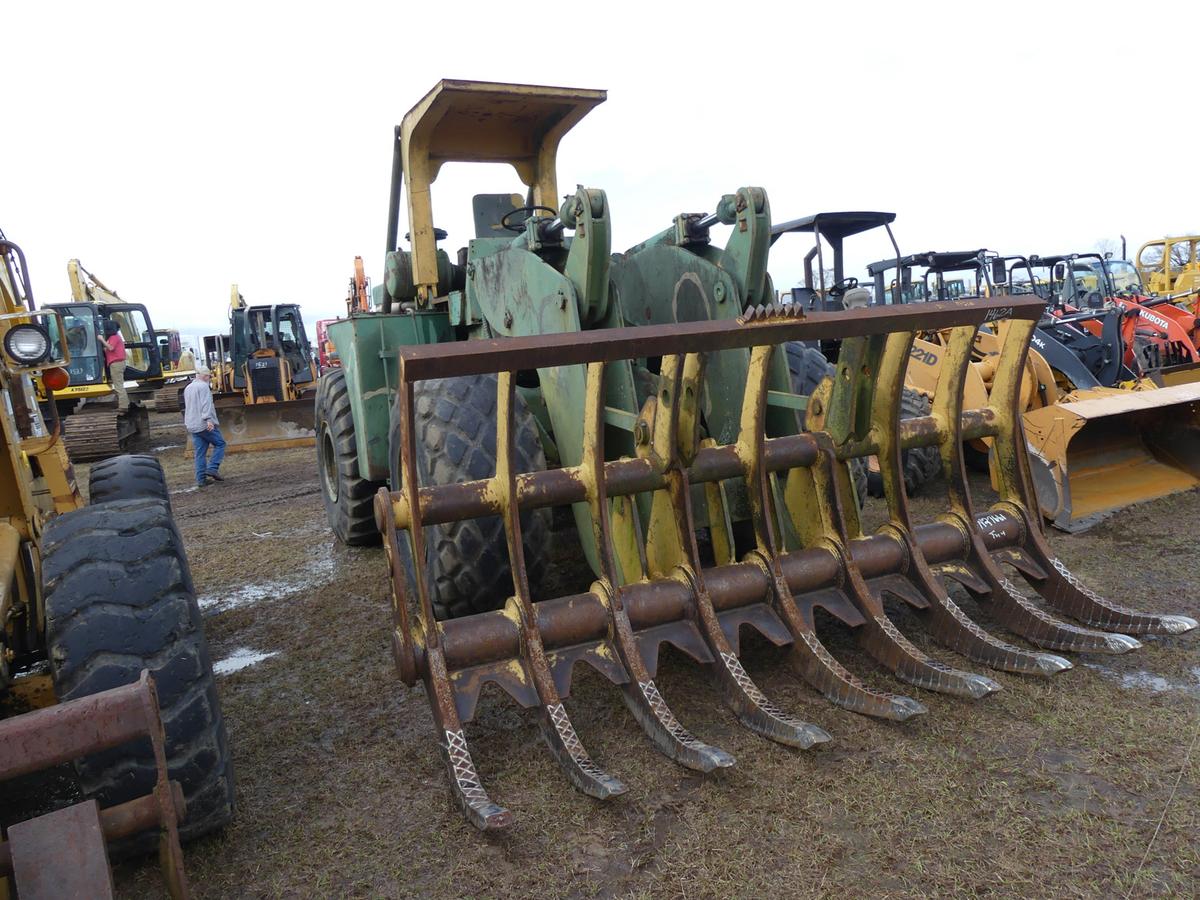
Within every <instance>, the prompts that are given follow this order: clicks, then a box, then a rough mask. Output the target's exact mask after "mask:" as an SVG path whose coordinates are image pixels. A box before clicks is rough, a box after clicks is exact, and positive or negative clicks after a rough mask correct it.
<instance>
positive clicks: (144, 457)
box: [88, 453, 171, 507]
mask: <svg viewBox="0 0 1200 900" xmlns="http://www.w3.org/2000/svg"><path fill="white" fill-rule="evenodd" d="M88 497H89V498H90V500H91V503H92V505H93V506H95V505H96V504H97V503H107V502H108V501H109V500H145V499H148V498H152V499H155V500H162V501H163V502H164V503H166V504H167V506H168V507H170V505H171V492H170V491H168V490H167V479H166V476H164V475H163V470H162V465H161V464H160V463H159V461H158V459H157V458H156V457H155V456H154V455H153V454H150V453H136V454H127V455H125V456H114V457H111V458H110V459H106V460H102V461H101V462H98V463H96V464H95V465H94V466H92V469H91V471H90V472H89V473H88Z"/></svg>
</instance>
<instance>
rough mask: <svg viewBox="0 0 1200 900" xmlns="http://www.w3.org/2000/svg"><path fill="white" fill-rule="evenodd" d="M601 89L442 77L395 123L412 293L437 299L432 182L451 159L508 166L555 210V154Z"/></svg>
mask: <svg viewBox="0 0 1200 900" xmlns="http://www.w3.org/2000/svg"><path fill="white" fill-rule="evenodd" d="M605 96H606V94H605V92H604V91H597V90H586V89H582V88H547V87H540V86H537V87H535V86H531V85H524V84H499V83H494V82H487V81H452V80H445V79H443V80H442V81H439V82H438V83H437V84H436V85H435V86H434V88H433V90H431V91H430V92H429V93H428V94H426V95H425V96H424V97H423V98H422V99H421V101H420V102H419V103H417V105H416V106H414V107H413V108H412V109H411V110H409V111H408V113H407V114H406V115H405V116H404V120H403V121H402V122H401V124H400V134H401V137H400V142H401V147H402V152H403V160H402V164H403V167H404V179H405V187H406V191H407V195H408V198H407V199H408V221H409V233H410V236H411V241H412V261H413V278H414V281H415V282H416V287H417V297H418V300H419V302H420V303H422V304H425V303H427V302H428V301H429V299H430V298H432V297H434V296H437V294H438V291H437V283H438V265H437V243H436V240H435V238H434V231H433V229H434V226H433V207H432V204H431V199H430V186H431V185H432V184H433V182H434V181H435V180H436V179H437V176H438V171H439V170H440V169H441V167H442V164H443V163H446V162H451V161H461V162H499V163H510V164H511V165H512V166H513V167H514V168H515V169H516V170H517V175H518V176H519V177H520V179H521V181H522V182H523V183H524V184H526V185H528V186H529V187H530V188H531V190H532V202H533V203H534V204H535V205H538V206H548V207H551V208H557V204H558V185H557V184H556V182H555V157H556V156H557V154H558V144H559V141H560V140H561V139H562V136H563V135H564V134H566V133H567V132H568V131H569V130H570V129H571V128H572V127H573V126H574V125H575V123H576V122H578V121H579V120H580V119H582V118H583V117H584V116H585V115H586V114H587V113H588V112H589V111H590V110H591V109H592V108H593V107H594V106H596V105H597V104H600V103H603V102H604V99H605Z"/></svg>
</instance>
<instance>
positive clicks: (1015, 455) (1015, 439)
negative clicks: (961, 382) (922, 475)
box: [992, 321, 1197, 634]
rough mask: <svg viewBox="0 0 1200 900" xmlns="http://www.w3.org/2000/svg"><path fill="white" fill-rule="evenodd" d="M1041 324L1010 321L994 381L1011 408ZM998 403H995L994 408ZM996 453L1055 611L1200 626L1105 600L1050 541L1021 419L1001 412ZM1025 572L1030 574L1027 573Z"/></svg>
mask: <svg viewBox="0 0 1200 900" xmlns="http://www.w3.org/2000/svg"><path fill="white" fill-rule="evenodd" d="M1034 325H1035V323H1034V322H1033V321H1026V322H1022V323H1016V322H1013V323H1011V324H1010V326H1009V329H1008V333H1007V334H1006V335H1005V339H1004V344H1003V347H1002V353H1001V358H1000V364H999V365H998V366H997V369H996V375H995V380H994V382H993V388H992V395H993V396H997V395H998V396H999V397H1000V398H1001V402H1006V403H1007V404H1008V405H1009V408H1010V410H1016V409H1017V408H1018V407H1017V405H1016V404H1017V398H1018V397H1019V396H1020V389H1021V376H1022V373H1023V367H1024V362H1025V356H1026V353H1027V351H1028V343H1029V337H1030V335H1031V334H1032V332H1033V328H1034ZM994 405H995V404H993V406H994ZM998 421H999V425H1000V427H999V430H998V433H997V435H996V438H995V441H996V453H997V455H998V457H999V459H1000V462H1001V465H1000V466H999V467H998V470H999V475H1000V497H1001V503H1000V506H1001V508H1004V509H1005V511H1006V512H1010V509H1009V507H1011V510H1014V511H1015V512H1016V514H1017V516H1018V517H1019V519H1020V521H1021V522H1022V524H1023V525H1024V526H1025V528H1024V533H1023V544H1022V550H1024V552H1025V553H1026V554H1028V555H1029V557H1030V558H1031V559H1032V561H1034V562H1035V563H1036V564H1037V565H1038V566H1039V567H1041V568H1042V570H1043V571H1044V572H1045V573H1046V577H1045V578H1044V579H1040V578H1032V577H1030V576H1028V575H1025V578H1026V580H1027V581H1029V583H1030V585H1032V586H1033V588H1034V589H1035V590H1036V591H1037V592H1038V593H1039V594H1041V595H1042V597H1043V598H1045V600H1046V602H1047V603H1049V604H1050V605H1051V606H1053V607H1054V608H1055V609H1058V610H1060V611H1061V612H1063V613H1066V614H1067V615H1068V616H1070V617H1071V618H1073V619H1076V620H1078V621H1080V622H1083V623H1084V624H1086V625H1091V626H1094V627H1097V628H1111V629H1115V630H1117V631H1124V632H1131V633H1133V634H1181V633H1183V632H1186V631H1191V630H1192V629H1193V628H1195V627H1196V624H1197V623H1196V620H1195V619H1193V618H1191V617H1190V616H1178V615H1161V614H1157V613H1145V612H1140V611H1138V610H1135V609H1130V608H1129V607H1126V606H1120V605H1118V604H1115V603H1111V602H1109V601H1108V600H1105V599H1104V598H1103V597H1101V596H1100V595H1099V594H1097V593H1096V592H1095V591H1093V590H1091V589H1090V588H1088V587H1087V586H1086V585H1084V584H1083V583H1082V582H1081V581H1080V580H1079V579H1078V578H1077V577H1076V576H1075V575H1073V574H1072V573H1071V571H1070V570H1069V569H1067V567H1066V566H1065V565H1064V564H1063V562H1062V560H1060V559H1059V558H1058V557H1057V556H1056V555H1054V553H1053V551H1051V549H1050V547H1049V545H1048V544H1047V542H1046V539H1045V536H1044V534H1043V532H1042V519H1041V510H1040V507H1039V506H1038V502H1037V495H1036V493H1035V492H1034V489H1033V476H1032V474H1031V472H1030V468H1029V459H1028V457H1027V456H1026V454H1025V452H1024V441H1025V435H1024V430H1023V429H1022V427H1021V417H1020V416H1019V415H1017V414H1012V415H1009V416H1004V415H999V416H998ZM1023 574H1024V573H1023Z"/></svg>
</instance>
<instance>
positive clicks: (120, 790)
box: [42, 499, 234, 851]
mask: <svg viewBox="0 0 1200 900" xmlns="http://www.w3.org/2000/svg"><path fill="white" fill-rule="evenodd" d="M42 584H43V593H44V596H45V603H46V639H47V650H48V655H49V658H50V671H51V675H52V677H53V680H54V688H55V692H56V694H57V696H58V698H59V699H60V700H64V701H65V700H74V699H77V698H79V697H86V696H89V695H91V694H95V693H97V692H98V691H104V690H108V689H109V688H114V687H118V686H120V685H123V684H131V683H133V682H135V681H137V679H138V677H139V675H140V674H141V671H142V669H149V670H150V672H151V673H152V674H153V675H154V680H155V683H156V686H157V689H158V699H159V704H160V706H161V709H162V720H163V727H164V730H165V731H166V751H167V767H168V769H169V771H170V776H171V778H172V779H174V780H176V781H178V782H179V783H180V785H181V786H182V787H183V793H184V797H185V799H186V801H187V816H186V818H185V819H184V821H183V823H182V825H181V828H180V834H181V836H182V837H184V838H185V839H190V838H195V837H199V836H200V835H202V834H205V833H207V832H209V831H212V830H214V829H216V828H219V827H221V826H222V825H224V824H225V823H226V822H228V821H229V819H230V817H231V816H232V815H233V802H234V801H233V768H232V765H231V763H230V758H229V741H228V739H227V737H226V734H225V723H224V720H223V719H222V716H221V707H220V705H219V703H218V701H217V690H216V685H215V684H214V682H213V673H212V661H211V660H210V658H209V655H208V645H207V643H206V641H205V638H204V628H203V625H202V622H201V618H200V609H199V607H198V605H197V604H196V594H195V589H194V588H193V585H192V576H191V572H190V571H189V569H188V563H187V555H186V554H185V552H184V549H183V540H182V538H181V537H180V536H179V531H178V529H176V527H175V522H174V520H173V519H172V518H171V509H170V507H169V506H168V505H167V504H166V503H164V502H163V501H161V500H156V499H148V500H114V501H111V502H108V503H101V504H99V505H96V506H88V507H84V508H83V509H78V510H74V511H73V512H69V513H64V514H63V515H61V516H58V517H57V518H54V519H52V520H51V521H50V522H49V524H48V525H47V526H46V530H45V532H44V534H43V543H42ZM77 769H78V772H79V776H80V780H81V782H82V786H83V789H84V791H85V792H86V793H87V795H88V796H89V797H94V798H96V799H97V800H98V801H99V802H100V805H101V806H111V805H113V804H117V803H123V802H125V801H127V800H131V799H133V798H135V797H138V796H140V795H142V794H146V793H148V792H150V791H151V790H152V789H153V787H154V783H155V779H156V769H155V764H154V757H153V754H152V752H151V749H150V744H149V742H148V741H144V742H140V743H136V744H131V745H126V746H124V747H117V748H114V749H112V750H108V751H104V752H101V753H96V754H93V755H92V756H89V757H87V758H85V759H83V760H81V761H80V762H79V763H78V764H77ZM156 842H157V835H156V834H155V833H153V832H147V833H145V834H142V835H138V836H135V837H134V838H132V839H131V840H130V843H129V844H128V845H123V846H122V847H121V848H120V849H121V850H123V851H133V850H142V849H147V850H148V849H150V848H152V847H153V846H154V845H155V844H156Z"/></svg>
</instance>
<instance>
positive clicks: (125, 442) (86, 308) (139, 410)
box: [39, 259, 192, 462]
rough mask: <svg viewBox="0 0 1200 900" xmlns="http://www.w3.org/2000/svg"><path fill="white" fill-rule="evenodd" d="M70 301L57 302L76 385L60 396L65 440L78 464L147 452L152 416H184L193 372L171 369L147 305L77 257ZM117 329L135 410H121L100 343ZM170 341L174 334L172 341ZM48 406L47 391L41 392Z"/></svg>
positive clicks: (72, 265)
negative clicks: (110, 327)
mask: <svg viewBox="0 0 1200 900" xmlns="http://www.w3.org/2000/svg"><path fill="white" fill-rule="evenodd" d="M67 275H68V278H69V280H70V283H71V300H70V301H69V302H66V303H50V304H47V305H48V306H50V307H52V308H54V309H57V310H59V311H60V312H61V313H62V315H63V319H64V323H65V326H66V333H65V335H64V338H63V339H64V340H65V342H66V343H67V344H68V345H69V347H70V353H71V360H72V361H71V369H70V376H71V384H70V386H69V387H67V388H65V389H64V390H62V391H59V392H57V393H56V399H55V403H56V405H57V407H58V410H57V411H58V414H59V415H60V416H62V418H63V439H64V441H65V442H66V446H67V451H68V453H70V455H71V458H72V459H73V460H75V461H76V462H84V461H89V460H98V459H106V458H107V457H110V456H115V455H116V454H118V453H120V452H122V451H130V450H140V449H145V445H146V442H147V440H148V439H149V436H150V421H149V416H148V415H147V411H148V409H149V407H150V405H151V401H153V405H154V407H155V408H156V409H159V408H162V409H168V408H171V407H173V408H174V409H176V410H178V409H179V405H178V394H179V390H180V389H181V387H182V386H183V385H184V384H185V383H186V382H187V380H188V379H189V378H190V377H191V375H192V373H190V372H184V371H175V370H174V367H173V366H172V365H170V364H166V365H164V361H163V357H162V355H161V349H160V346H159V341H160V338H162V337H163V336H168V335H167V333H166V332H162V331H159V330H156V329H155V327H154V325H153V323H152V322H151V320H150V312H149V310H147V309H146V307H145V306H144V305H143V304H141V303H127V302H125V301H124V300H123V299H122V298H121V296H120V295H119V294H118V293H117V292H116V291H114V290H112V289H110V288H109V287H108V286H107V285H105V284H104V282H102V281H101V280H100V279H99V278H97V277H96V276H95V275H93V274H92V273H91V272H89V271H88V270H87V269H85V268H84V267H83V266H82V265H81V264H80V262H79V260H77V259H73V260H70V261H69V262H68V263H67ZM107 322H113V323H116V325H117V326H118V327H119V329H120V332H121V335H122V337H123V338H124V340H125V350H126V368H125V376H126V392H127V393H128V395H129V400H130V405H129V409H128V410H127V411H126V412H118V410H117V396H116V393H115V391H114V390H113V386H112V382H111V378H110V375H109V371H108V366H107V365H106V364H105V361H104V348H103V346H102V344H101V341H102V338H103V335H104V325H105V323H107ZM168 340H169V336H168ZM39 397H40V398H41V399H42V400H43V401H45V400H46V395H45V391H44V390H41V389H40V388H39Z"/></svg>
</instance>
